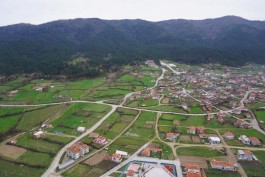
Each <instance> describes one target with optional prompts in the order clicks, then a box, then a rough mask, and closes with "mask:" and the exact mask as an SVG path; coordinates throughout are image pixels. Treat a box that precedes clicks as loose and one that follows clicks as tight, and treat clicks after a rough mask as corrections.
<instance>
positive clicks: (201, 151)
mask: <svg viewBox="0 0 265 177" xmlns="http://www.w3.org/2000/svg"><path fill="white" fill-rule="evenodd" d="M206 152H207V153H206ZM177 154H178V156H199V157H205V158H212V157H220V156H222V154H221V153H220V152H219V151H217V150H216V149H213V148H207V147H196V146H195V147H180V148H178V149H177Z"/></svg>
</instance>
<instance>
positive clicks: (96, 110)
mask: <svg viewBox="0 0 265 177" xmlns="http://www.w3.org/2000/svg"><path fill="white" fill-rule="evenodd" d="M110 109H111V107H110V106H106V105H99V104H88V103H78V104H73V105H71V106H69V107H68V109H67V110H66V111H65V112H64V114H63V115H62V116H61V117H59V118H58V119H56V120H54V121H53V122H52V125H53V126H54V128H51V129H48V131H50V132H54V131H55V132H62V133H63V134H71V135H77V134H78V132H77V131H76V129H77V127H79V126H83V127H86V128H90V127H91V126H93V125H94V124H95V123H96V122H97V121H99V120H100V119H101V118H102V117H103V116H104V115H105V114H107V113H108V112H109V111H110Z"/></svg>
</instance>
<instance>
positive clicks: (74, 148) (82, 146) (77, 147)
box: [67, 142, 90, 154]
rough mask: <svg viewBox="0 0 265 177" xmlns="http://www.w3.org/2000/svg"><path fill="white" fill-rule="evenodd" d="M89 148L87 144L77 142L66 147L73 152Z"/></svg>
mask: <svg viewBox="0 0 265 177" xmlns="http://www.w3.org/2000/svg"><path fill="white" fill-rule="evenodd" d="M87 148H90V147H89V146H88V145H86V144H84V143H81V142H78V143H76V144H74V145H72V146H70V147H68V148H67V150H68V151H70V152H71V153H73V154H76V153H79V152H80V151H81V150H84V149H87Z"/></svg>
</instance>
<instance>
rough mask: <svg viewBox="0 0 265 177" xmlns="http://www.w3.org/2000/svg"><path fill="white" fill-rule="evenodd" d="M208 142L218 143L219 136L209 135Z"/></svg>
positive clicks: (219, 141)
mask: <svg viewBox="0 0 265 177" xmlns="http://www.w3.org/2000/svg"><path fill="white" fill-rule="evenodd" d="M208 140H209V143H211V144H220V143H221V140H220V138H219V137H215V136H210V137H208Z"/></svg>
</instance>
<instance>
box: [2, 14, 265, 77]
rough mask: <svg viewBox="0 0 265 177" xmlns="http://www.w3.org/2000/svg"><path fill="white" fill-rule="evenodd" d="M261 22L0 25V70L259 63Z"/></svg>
mask: <svg viewBox="0 0 265 177" xmlns="http://www.w3.org/2000/svg"><path fill="white" fill-rule="evenodd" d="M264 51H265V22H264V21H250V20H246V19H243V18H240V17H236V16H225V17H221V18H216V19H205V20H184V19H178V20H166V21H160V22H150V21H144V20H140V19H136V20H101V19H96V18H92V19H73V20H58V21H53V22H49V23H45V24H41V25H31V24H16V25H10V26H4V27H0V74H2V75H3V74H16V73H33V72H38V73H44V74H51V75H57V74H66V75H71V76H77V77H78V76H84V75H86V76H96V75H98V74H100V72H102V71H104V70H107V69H109V68H110V67H111V66H113V65H118V66H120V65H122V64H129V63H133V62H135V61H141V60H146V59H150V58H152V59H155V60H158V59H161V58H162V59H169V60H174V61H179V62H185V63H190V64H200V63H209V62H215V63H222V64H227V65H233V66H237V65H242V64H244V63H247V62H255V63H260V64H265V52H264Z"/></svg>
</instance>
